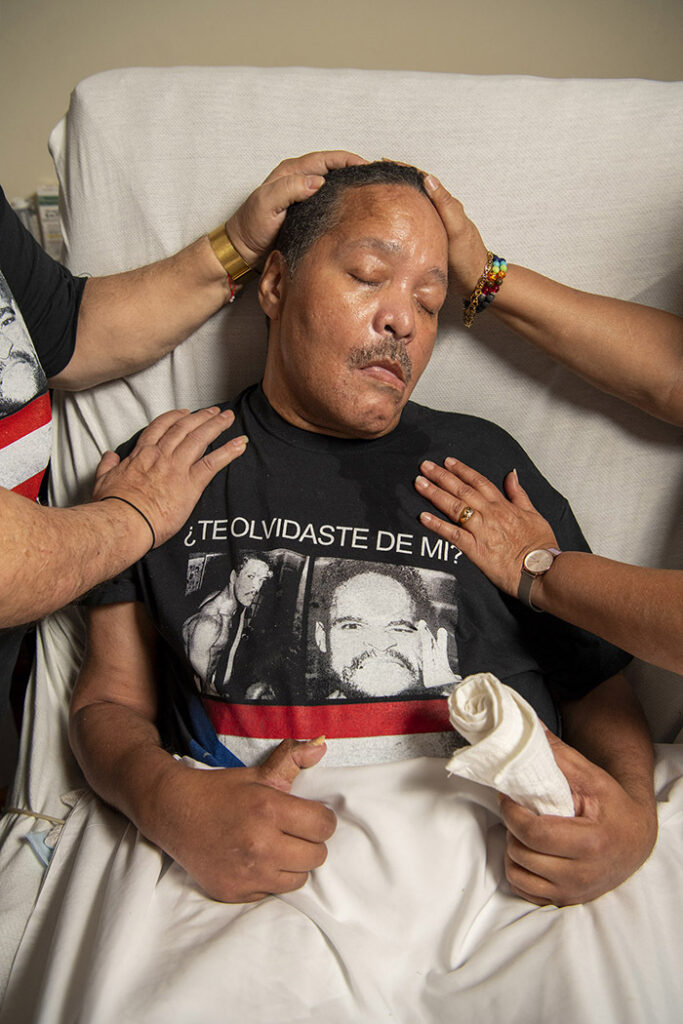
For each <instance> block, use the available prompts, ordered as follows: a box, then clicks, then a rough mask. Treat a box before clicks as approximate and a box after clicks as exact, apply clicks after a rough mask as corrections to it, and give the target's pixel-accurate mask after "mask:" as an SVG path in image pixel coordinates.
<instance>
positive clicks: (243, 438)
mask: <svg viewBox="0 0 683 1024" xmlns="http://www.w3.org/2000/svg"><path fill="white" fill-rule="evenodd" d="M234 442H235V444H241V445H244V446H245V447H246V445H248V444H249V438H248V437H247V435H246V434H240V436H239V437H236V438H234Z"/></svg>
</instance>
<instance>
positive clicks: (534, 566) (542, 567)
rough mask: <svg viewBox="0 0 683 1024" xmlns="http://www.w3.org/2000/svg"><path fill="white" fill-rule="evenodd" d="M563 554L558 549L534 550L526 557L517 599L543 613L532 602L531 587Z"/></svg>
mask: <svg viewBox="0 0 683 1024" xmlns="http://www.w3.org/2000/svg"><path fill="white" fill-rule="evenodd" d="M560 554H562V552H561V551H560V550H559V549H558V548H534V550H533V551H529V552H528V554H526V555H525V556H524V561H523V562H522V575H521V576H520V578H519V589H518V590H517V597H518V598H519V600H520V601H524V603H525V604H527V605H528V606H529V608H532V609H533V610H534V611H535V612H540V611H543V609H542V608H537V607H536V605H535V604H533V603H532V600H531V585H532V583H533V582H534V580H535V579H537V578H538V577H539V576H542V575H543V574H544V573H546V572H547V571H548V569H549V568H550V566H551V565H552V564H553V562H554V561H555V559H556V558H557V556H558V555H560Z"/></svg>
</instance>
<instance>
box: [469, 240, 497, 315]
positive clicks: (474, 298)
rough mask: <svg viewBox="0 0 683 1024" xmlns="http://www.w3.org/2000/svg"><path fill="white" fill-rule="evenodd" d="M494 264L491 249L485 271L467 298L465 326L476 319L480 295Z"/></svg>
mask: <svg viewBox="0 0 683 1024" xmlns="http://www.w3.org/2000/svg"><path fill="white" fill-rule="evenodd" d="M492 266H493V253H492V252H490V251H487V253H486V266H485V267H484V272H483V274H482V275H481V277H480V278H479V280H478V281H477V284H476V287H475V289H474V291H473V292H472V294H471V295H470V297H469V299H465V313H464V315H463V320H464V323H465V327H471V326H472V323H473V321H474V318H475V316H476V315H477V312H478V308H479V297H480V295H481V292H482V289H483V287H484V285H485V284H486V281H487V278H488V276H489V274H490V273H491V267H492Z"/></svg>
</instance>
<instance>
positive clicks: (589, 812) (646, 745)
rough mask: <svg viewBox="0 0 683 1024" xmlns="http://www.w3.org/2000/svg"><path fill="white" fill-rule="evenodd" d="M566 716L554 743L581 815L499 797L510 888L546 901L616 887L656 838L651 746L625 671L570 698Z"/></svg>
mask: <svg viewBox="0 0 683 1024" xmlns="http://www.w3.org/2000/svg"><path fill="white" fill-rule="evenodd" d="M562 714H563V721H564V727H565V736H566V740H567V743H563V742H562V741H561V740H558V739H557V738H556V737H554V736H551V737H550V742H551V745H552V747H553V752H554V754H555V759H556V761H557V763H558V765H559V766H560V768H561V769H562V771H563V772H564V774H565V776H566V777H567V780H568V782H569V785H570V787H571V790H572V794H573V796H574V805H575V810H576V817H574V818H559V817H555V816H553V815H535V814H533V812H531V811H528V810H527V809H526V808H524V807H521V806H520V805H519V804H516V803H515V802H514V801H513V800H510V798H509V797H503V798H502V799H501V811H502V815H503V821H504V823H505V825H506V827H507V829H508V835H507V843H506V855H505V868H506V874H507V878H508V881H509V883H510V887H511V889H512V891H513V892H514V893H516V894H517V895H519V896H523V897H524V898H525V899H528V900H530V901H531V902H532V903H538V904H541V905H543V904H554V905H555V906H567V905H570V904H574V903H586V902H588V901H590V900H593V899H596V898H597V897H598V896H601V895H602V894H603V893H606V892H609V891H610V890H611V889H614V888H616V886H618V885H620V884H621V883H622V882H624V881H625V880H626V879H627V878H629V876H630V875H632V874H633V873H634V872H635V871H637V870H638V868H639V867H640V866H641V865H642V864H643V863H644V861H645V860H646V859H647V857H648V856H649V854H650V852H651V850H652V847H653V846H654V844H655V841H656V838H657V810H656V802H655V797H654V789H653V752H652V744H651V742H650V737H649V734H648V731H647V726H646V724H645V720H644V718H643V715H642V711H641V709H640V706H639V704H638V703H637V701H636V699H635V697H634V696H633V694H632V692H631V690H630V689H629V687H628V684H627V683H626V681H625V680H624V679H623V677H621V676H614V677H613V678H612V679H608V680H607V681H606V682H604V683H602V684H601V685H600V686H598V687H597V688H596V689H595V690H593V691H592V692H591V693H589V694H588V695H587V696H585V697H583V698H582V699H580V700H576V701H571V702H566V703H564V704H563V705H562ZM568 744H572V746H568Z"/></svg>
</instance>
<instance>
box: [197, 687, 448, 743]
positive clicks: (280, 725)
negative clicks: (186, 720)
mask: <svg viewBox="0 0 683 1024" xmlns="http://www.w3.org/2000/svg"><path fill="white" fill-rule="evenodd" d="M204 706H205V708H206V711H207V714H208V715H209V718H210V719H211V723H212V725H213V727H214V729H215V730H216V732H217V733H218V735H219V736H249V737H252V738H254V739H284V738H286V737H291V738H293V739H310V738H311V737H312V736H323V735H324V736H326V737H327V738H328V739H348V738H351V737H355V736H405V735H412V734H414V733H425V732H447V731H448V732H449V731H450V729H451V726H450V722H449V719H448V704H447V702H446V698H445V697H437V698H434V699H433V700H406V701H376V702H375V701H373V702H371V703H367V704H352V703H346V702H344V703H340V704H321V705H316V706H314V707H309V706H308V705H294V706H292V707H287V706H282V705H272V704H224V703H223V702H222V701H218V700H213V699H211V698H205V699H204Z"/></svg>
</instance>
